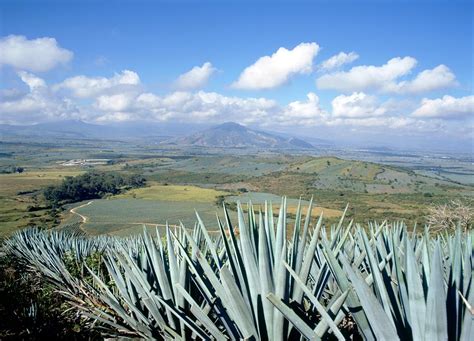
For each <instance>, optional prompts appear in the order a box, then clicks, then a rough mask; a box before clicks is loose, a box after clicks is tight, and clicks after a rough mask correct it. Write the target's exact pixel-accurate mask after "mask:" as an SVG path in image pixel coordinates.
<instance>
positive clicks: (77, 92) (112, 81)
mask: <svg viewBox="0 0 474 341" xmlns="http://www.w3.org/2000/svg"><path fill="white" fill-rule="evenodd" d="M139 84H140V77H139V76H138V74H137V73H135V72H133V71H130V70H123V71H122V72H121V73H116V74H115V75H114V76H113V77H110V78H106V77H87V76H75V77H71V78H67V79H65V80H64V81H63V82H61V83H59V84H56V85H55V86H54V87H53V88H54V90H56V91H57V90H61V89H66V90H68V91H70V92H71V93H72V95H73V96H75V97H79V98H87V97H95V96H97V95H100V94H102V93H104V92H105V91H108V90H111V89H114V88H117V90H123V88H124V87H125V88H127V87H128V88H134V87H136V86H138V85H139Z"/></svg>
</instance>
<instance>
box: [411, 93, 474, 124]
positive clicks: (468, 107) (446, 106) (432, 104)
mask: <svg viewBox="0 0 474 341" xmlns="http://www.w3.org/2000/svg"><path fill="white" fill-rule="evenodd" d="M473 114H474V96H466V97H461V98H455V97H452V96H448V95H446V96H443V97H442V98H436V99H429V98H424V99H423V100H422V101H421V105H420V106H419V107H418V108H417V109H416V110H415V111H414V112H413V113H412V116H414V117H419V118H441V119H460V118H464V117H469V116H470V117H472V116H473Z"/></svg>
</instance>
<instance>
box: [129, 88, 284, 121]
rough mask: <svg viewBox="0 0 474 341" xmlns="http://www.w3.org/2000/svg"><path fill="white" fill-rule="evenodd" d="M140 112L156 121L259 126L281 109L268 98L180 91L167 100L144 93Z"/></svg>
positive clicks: (138, 99)
mask: <svg viewBox="0 0 474 341" xmlns="http://www.w3.org/2000/svg"><path fill="white" fill-rule="evenodd" d="M135 107H136V109H137V111H139V112H141V113H143V115H147V117H148V118H151V117H150V116H152V118H154V119H156V120H162V121H165V120H171V119H174V120H178V121H187V120H190V119H192V120H193V121H206V120H210V119H211V120H212V121H213V122H224V121H229V120H236V121H239V122H247V123H250V122H256V121H257V120H258V119H262V118H263V117H267V115H269V113H270V112H271V111H272V110H274V109H275V108H277V107H278V105H277V103H276V102H275V101H273V100H269V99H265V98H240V97H228V96H224V95H221V94H218V93H215V92H204V91H199V92H196V93H191V92H183V91H176V92H173V93H170V94H168V95H166V96H162V97H161V96H157V95H155V94H152V93H144V94H141V95H140V96H138V97H137V99H136V103H135Z"/></svg>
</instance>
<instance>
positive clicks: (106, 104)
mask: <svg viewBox="0 0 474 341" xmlns="http://www.w3.org/2000/svg"><path fill="white" fill-rule="evenodd" d="M133 100H134V97H133V95H132V94H129V93H123V94H115V95H102V96H99V97H98V98H97V100H96V102H95V104H94V106H95V107H96V108H97V109H99V110H102V111H125V110H127V109H128V108H129V107H130V105H131V104H132V101H133Z"/></svg>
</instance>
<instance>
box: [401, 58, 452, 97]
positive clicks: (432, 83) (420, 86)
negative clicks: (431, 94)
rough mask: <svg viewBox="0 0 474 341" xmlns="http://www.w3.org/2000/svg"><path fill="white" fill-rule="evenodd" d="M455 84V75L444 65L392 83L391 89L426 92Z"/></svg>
mask: <svg viewBox="0 0 474 341" xmlns="http://www.w3.org/2000/svg"><path fill="white" fill-rule="evenodd" d="M455 85H457V81H456V76H455V75H454V74H453V73H452V72H451V70H450V69H449V68H448V67H447V66H446V65H442V64H441V65H438V66H437V67H435V68H434V69H431V70H424V71H422V72H420V73H419V74H418V75H417V76H416V78H415V79H413V80H411V81H403V82H400V83H398V84H396V85H394V87H393V89H392V91H393V92H400V93H417V92H427V91H432V90H437V89H443V88H448V87H452V86H455Z"/></svg>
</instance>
